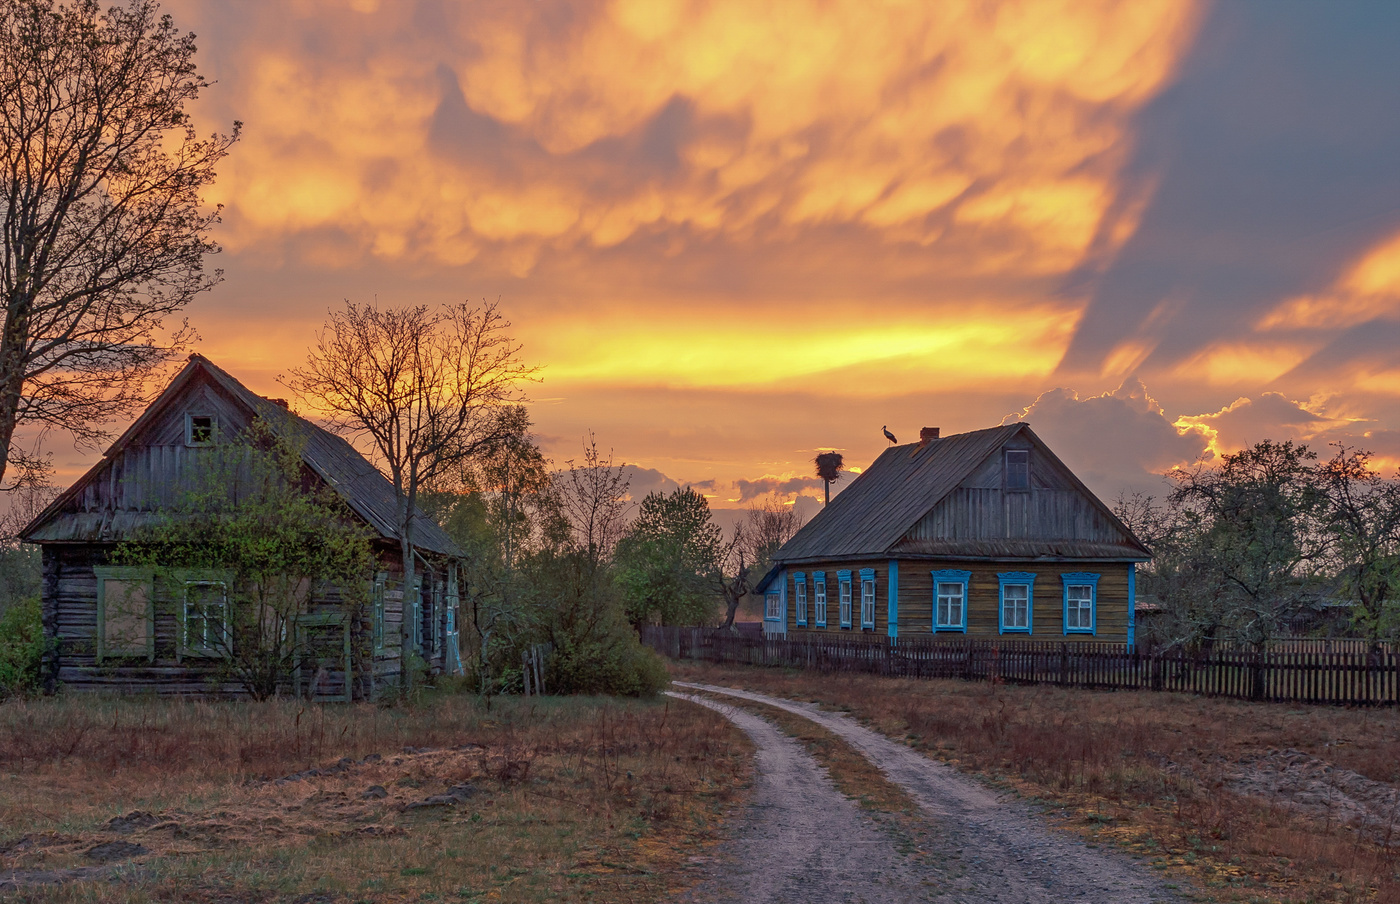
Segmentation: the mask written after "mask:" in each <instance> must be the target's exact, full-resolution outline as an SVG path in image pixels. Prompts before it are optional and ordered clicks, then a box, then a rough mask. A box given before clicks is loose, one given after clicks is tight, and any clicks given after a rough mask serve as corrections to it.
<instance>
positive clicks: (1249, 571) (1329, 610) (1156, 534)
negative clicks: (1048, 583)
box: [1118, 440, 1400, 648]
mask: <svg viewBox="0 0 1400 904" xmlns="http://www.w3.org/2000/svg"><path fill="white" fill-rule="evenodd" d="M1167 476H1168V477H1170V478H1171V479H1172V480H1173V482H1174V483H1175V484H1176V486H1175V489H1174V490H1173V491H1172V493H1171V494H1170V496H1169V497H1167V499H1165V500H1163V501H1159V500H1156V499H1152V498H1145V497H1140V496H1139V497H1134V498H1132V499H1123V500H1120V501H1119V505H1118V513H1119V514H1120V516H1121V517H1122V518H1123V519H1124V520H1125V521H1126V522H1127V523H1128V524H1129V526H1130V527H1132V528H1133V530H1134V532H1135V533H1136V534H1137V535H1138V536H1139V537H1140V538H1141V539H1143V540H1144V541H1145V542H1146V543H1147V544H1148V546H1149V547H1151V549H1152V551H1153V554H1154V558H1153V560H1152V561H1151V562H1150V563H1148V564H1147V565H1145V566H1143V567H1142V568H1140V570H1139V583H1138V591H1139V599H1140V600H1141V601H1144V602H1148V603H1151V604H1154V605H1155V606H1156V607H1157V611H1156V612H1155V613H1153V615H1152V617H1151V618H1150V619H1149V620H1147V621H1146V622H1145V623H1144V625H1143V631H1142V632H1141V634H1140V638H1141V639H1142V640H1144V641H1146V642H1147V643H1149V644H1154V645H1167V646H1186V647H1191V648H1199V647H1209V646H1211V645H1212V644H1215V643H1217V642H1221V641H1229V642H1234V643H1242V644H1248V645H1251V646H1254V647H1257V648H1263V647H1265V646H1267V645H1268V644H1269V643H1271V642H1273V641H1275V640H1277V639H1279V638H1281V637H1285V636H1291V635H1295V634H1299V633H1303V634H1308V633H1312V634H1322V635H1327V634H1332V633H1341V634H1347V635H1356V636H1361V637H1365V638H1368V639H1370V640H1372V641H1373V642H1379V641H1383V640H1394V639H1396V638H1397V637H1400V481H1397V480H1389V479H1384V478H1383V477H1382V475H1381V474H1380V473H1379V472H1378V471H1376V470H1375V469H1374V468H1372V467H1371V463H1370V456H1369V454H1368V453H1366V452H1363V451H1360V450H1356V449H1352V448H1347V447H1342V446H1338V447H1337V449H1336V453H1335V454H1334V455H1333V457H1332V458H1331V459H1329V460H1327V461H1321V462H1319V461H1318V459H1317V455H1316V454H1315V453H1314V452H1312V451H1311V450H1309V449H1308V448H1307V447H1306V446H1302V445H1295V444H1293V443H1291V442H1285V443H1274V442H1270V441H1267V440H1266V441H1264V442H1261V443H1257V444H1256V445H1254V446H1252V447H1250V448H1248V449H1244V450H1242V451H1240V452H1237V453H1234V454H1232V455H1226V456H1224V457H1223V458H1222V460H1221V461H1220V463H1219V464H1218V465H1215V466H1211V467H1207V466H1205V465H1198V466H1197V467H1195V468H1193V469H1189V470H1186V469H1177V470H1174V471H1172V472H1170V473H1169V474H1168V475H1167Z"/></svg>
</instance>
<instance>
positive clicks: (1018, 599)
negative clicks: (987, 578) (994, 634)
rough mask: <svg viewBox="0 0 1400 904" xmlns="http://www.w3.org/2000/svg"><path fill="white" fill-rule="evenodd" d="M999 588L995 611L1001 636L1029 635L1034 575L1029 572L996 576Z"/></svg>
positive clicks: (1033, 610)
mask: <svg viewBox="0 0 1400 904" xmlns="http://www.w3.org/2000/svg"><path fill="white" fill-rule="evenodd" d="M997 581H998V583H999V584H1000V586H1001V593H1000V600H1001V604H1000V606H999V607H998V610H997V628H998V630H1000V631H1001V633H1002V634H1030V633H1031V628H1032V624H1031V622H1032V618H1033V616H1034V613H1035V602H1034V588H1035V574H1034V573H1033V572H1029V571H1005V572H1002V573H1000V574H998V575H997Z"/></svg>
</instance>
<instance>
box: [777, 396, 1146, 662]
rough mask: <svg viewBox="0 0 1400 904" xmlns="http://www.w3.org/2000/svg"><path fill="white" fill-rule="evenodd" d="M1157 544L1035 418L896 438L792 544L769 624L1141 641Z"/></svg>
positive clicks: (874, 632) (876, 635) (804, 629)
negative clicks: (1138, 592) (1138, 623)
mask: <svg viewBox="0 0 1400 904" xmlns="http://www.w3.org/2000/svg"><path fill="white" fill-rule="evenodd" d="M1150 557H1151V554H1150V553H1149V552H1148V550H1147V548H1146V547H1145V546H1144V545H1143V544H1142V543H1141V542H1140V541H1138V539H1137V538H1136V537H1134V536H1133V535H1132V532H1131V531H1129V530H1128V528H1127V527H1126V526H1125V525H1124V524H1123V523H1122V522H1121V521H1120V520H1119V519H1118V518H1117V517H1115V516H1114V514H1113V513H1112V512H1111V511H1110V510H1109V509H1108V507H1107V506H1105V505H1104V504H1103V503H1102V502H1100V501H1099V500H1098V499H1097V498H1096V497H1095V496H1094V494H1093V493H1091V492H1090V491H1089V489H1088V488H1087V487H1085V486H1084V484H1083V483H1082V482H1080V480H1079V479H1078V478H1077V477H1075V476H1074V474H1073V473H1072V472H1071V471H1070V469H1069V468H1067V467H1065V465H1064V463H1063V462H1061V461H1060V460H1059V459H1058V458H1057V457H1056V456H1055V454H1054V453H1053V452H1051V451H1050V449H1049V448H1047V447H1046V445H1045V443H1044V442H1042V441H1041V440H1040V438H1039V437H1037V436H1036V435H1035V433H1034V432H1032V430H1031V428H1030V426H1029V425H1028V424H1025V423H1017V424H1010V425H1007V426H1003V427H993V428H991V429H988V430H976V431H973V432H970V433H962V434H957V435H953V436H946V437H940V436H939V434H938V429H937V428H933V427H925V428H924V430H923V431H922V434H921V438H920V441H919V442H918V443H910V444H906V445H896V446H891V447H890V448H889V449H887V450H885V452H884V453H883V454H881V455H880V457H879V458H877V459H876V460H875V462H874V463H873V464H871V466H870V467H869V468H868V469H867V470H865V471H864V472H862V473H861V474H860V475H859V476H857V477H856V479H855V480H854V481H852V482H851V484H850V486H848V487H847V488H846V489H845V490H844V491H843V492H841V493H840V494H839V495H837V496H836V498H834V499H832V500H831V503H830V504H829V505H827V506H826V507H825V508H824V509H822V510H821V512H819V513H818V514H817V515H816V517H814V518H813V519H812V520H811V521H809V522H808V523H807V524H806V525H805V526H804V527H803V528H802V529H801V530H800V531H798V532H797V534H796V535H795V536H794V537H793V538H792V539H791V540H789V541H788V542H787V543H785V544H784V545H783V547H782V548H781V549H780V550H779V551H778V553H777V554H776V555H775V556H774V563H775V564H774V567H773V569H772V570H771V571H770V572H769V573H768V574H767V575H766V576H765V577H764V579H763V580H762V581H761V582H760V583H759V585H758V592H760V593H762V594H763V598H764V609H765V613H764V614H765V621H764V628H765V633H767V634H770V635H771V634H781V635H787V636H790V637H801V636H821V635H833V634H836V635H844V636H858V637H866V638H870V639H872V640H876V639H879V640H883V639H886V638H888V639H889V640H894V639H896V638H927V637H941V636H949V637H962V636H971V637H984V638H994V637H1003V638H1027V639H1036V640H1056V641H1116V642H1120V643H1127V644H1129V645H1131V644H1132V643H1133V629H1134V625H1133V609H1134V590H1135V588H1134V583H1135V581H1134V569H1135V565H1136V563H1138V562H1143V561H1147V560H1148V559H1149V558H1150Z"/></svg>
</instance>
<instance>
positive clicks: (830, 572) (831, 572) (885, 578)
mask: <svg viewBox="0 0 1400 904" xmlns="http://www.w3.org/2000/svg"><path fill="white" fill-rule="evenodd" d="M887 566H888V563H887V562H871V561H860V560H838V561H835V562H825V563H822V564H819V565H801V566H791V567H789V568H788V569H787V574H786V575H785V578H786V580H787V629H788V632H789V633H796V632H802V633H813V634H821V633H824V632H825V633H830V634H841V635H843V636H849V637H856V638H863V639H867V640H880V641H883V640H885V639H886V636H887V633H888V631H889V626H890V620H889V602H890V596H889V592H890V588H889V569H888V568H887ZM862 568H873V569H874V570H875V627H874V628H873V629H871V628H862V627H861V626H860V570H861V569H862ZM848 569H849V570H850V572H851V625H852V626H851V627H849V628H842V627H841V593H840V581H839V580H838V578H837V573H838V572H841V571H844V570H848ZM817 571H825V572H826V628H824V629H823V628H818V627H816V619H815V617H814V616H813V612H814V611H815V610H814V609H813V604H814V600H815V596H814V594H813V592H812V586H813V585H812V574H813V572H817ZM799 572H801V573H803V574H805V575H806V576H807V624H808V626H809V627H806V628H799V627H798V626H797V596H796V592H795V590H794V589H793V588H794V587H795V586H796V583H795V582H796V577H795V575H796V574H797V573H799ZM902 586H903V585H902V583H901V587H902ZM901 593H902V591H901Z"/></svg>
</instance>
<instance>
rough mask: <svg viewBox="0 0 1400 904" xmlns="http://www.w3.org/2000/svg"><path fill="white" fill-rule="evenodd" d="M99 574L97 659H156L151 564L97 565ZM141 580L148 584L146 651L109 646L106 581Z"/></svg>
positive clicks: (153, 586) (95, 569) (94, 571)
mask: <svg viewBox="0 0 1400 904" xmlns="http://www.w3.org/2000/svg"><path fill="white" fill-rule="evenodd" d="M93 574H94V576H95V577H96V578H97V632H96V634H97V636H96V638H95V640H96V643H95V645H94V647H95V649H96V653H97V661H98V662H102V661H103V660H105V659H140V658H145V660H146V661H147V662H154V661H155V658H156V579H155V571H154V569H151V568H141V567H128V566H105V565H104V566H98V567H96V568H93ZM108 581H123V582H136V581H141V582H144V583H145V585H146V644H145V647H146V648H145V651H144V652H139V653H137V652H127V651H108V650H107V582H108Z"/></svg>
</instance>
